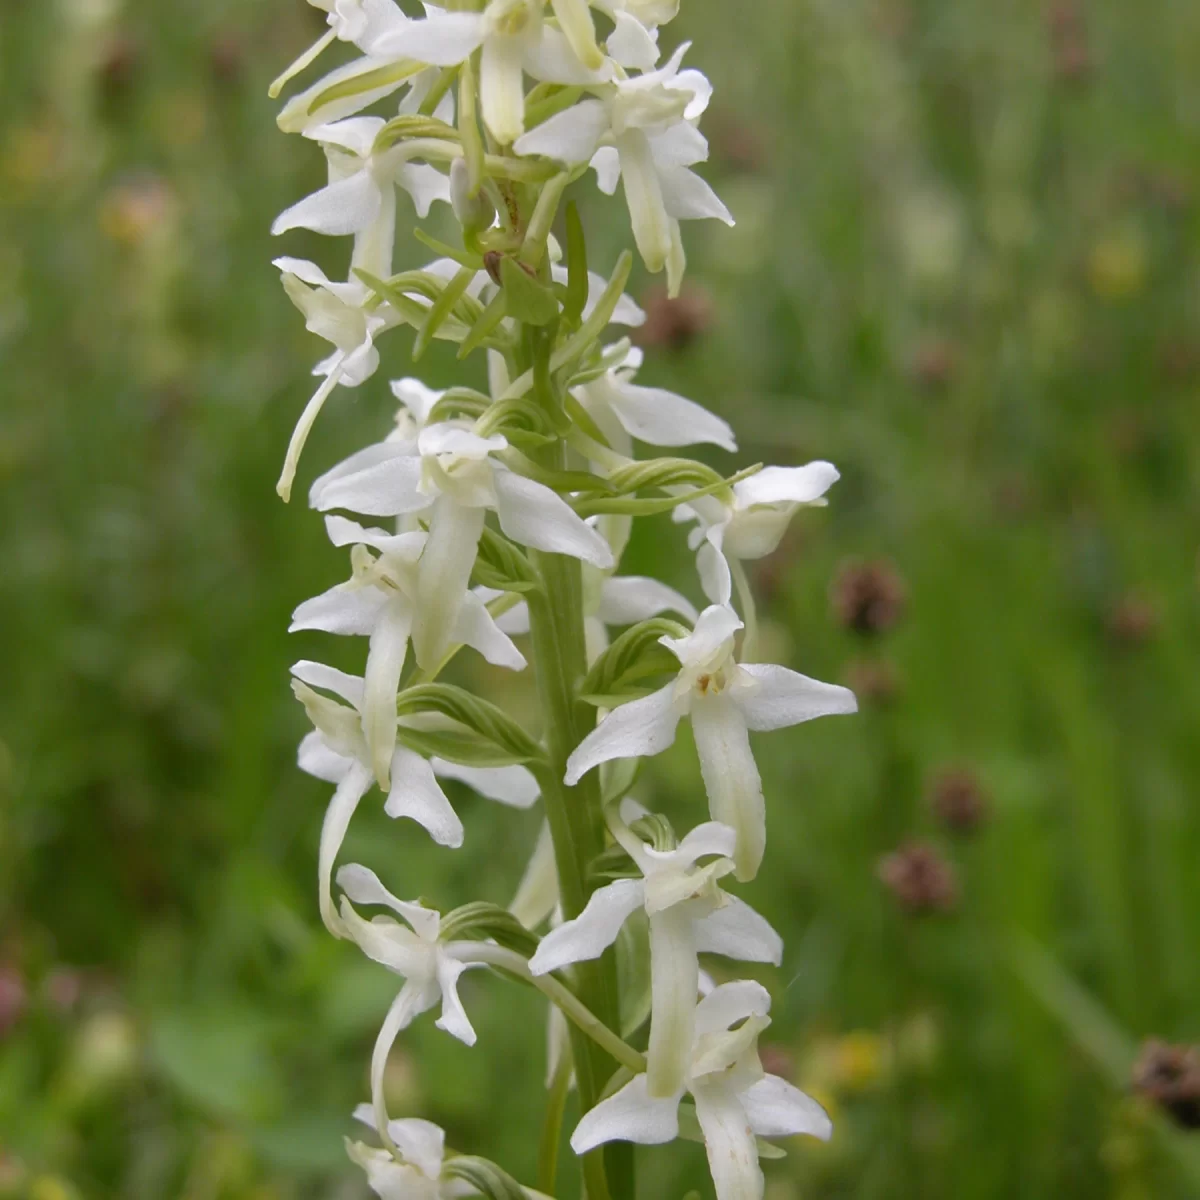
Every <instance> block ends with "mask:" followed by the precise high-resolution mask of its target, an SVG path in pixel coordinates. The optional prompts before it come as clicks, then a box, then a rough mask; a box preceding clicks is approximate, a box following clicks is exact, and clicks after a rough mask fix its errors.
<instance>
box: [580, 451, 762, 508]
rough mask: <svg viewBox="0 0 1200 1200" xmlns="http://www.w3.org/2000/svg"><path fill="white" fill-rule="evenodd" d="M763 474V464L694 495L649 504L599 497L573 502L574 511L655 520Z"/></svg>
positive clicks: (656, 500)
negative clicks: (663, 514) (658, 516)
mask: <svg viewBox="0 0 1200 1200" xmlns="http://www.w3.org/2000/svg"><path fill="white" fill-rule="evenodd" d="M635 465H637V464H635ZM761 470H762V463H755V465H754V466H752V467H747V468H746V470H744V471H739V472H738V473H737V474H736V475H730V476H729V478H728V479H722V480H721V481H720V483H714V484H710V485H709V486H708V487H703V488H696V489H695V490H694V491H691V492H684V493H683V494H682V495H679V496H662V497H660V498H656V499H646V500H638V499H633V498H631V497H627V496H600V497H597V498H595V499H591V498H589V497H586V496H585V497H583V498H581V499H578V500H574V501H572V502H571V507H572V508H574V509H575V512H576V513H577V514H578V515H579V516H581V517H595V516H599V515H601V514H603V513H614V514H617V515H621V516H628V517H652V516H655V515H656V514H658V513H665V512H671V511H672V510H673V509H676V508H678V507H679V506H680V505H681V504H690V503H691V502H692V501H693V500H699V499H701V497H703V496H711V495H713V494H714V493H715V492H723V491H725V490H726V489H728V488H731V487H733V485H734V484H735V483H740V482H741V481H742V480H743V479H749V478H750V476H751V475H757V474H758V472H759V471H761Z"/></svg>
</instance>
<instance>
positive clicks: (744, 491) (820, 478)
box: [733, 462, 841, 508]
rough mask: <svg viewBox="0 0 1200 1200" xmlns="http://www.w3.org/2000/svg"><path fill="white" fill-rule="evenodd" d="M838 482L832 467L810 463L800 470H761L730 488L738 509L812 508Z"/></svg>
mask: <svg viewBox="0 0 1200 1200" xmlns="http://www.w3.org/2000/svg"><path fill="white" fill-rule="evenodd" d="M840 478H841V475H840V474H839V472H838V469H837V467H835V466H834V465H833V463H827V462H810V463H808V464H806V465H805V466H803V467H764V468H763V469H762V470H761V471H759V472H758V473H757V474H755V475H751V476H750V478H749V479H743V480H742V481H741V483H735V484H734V485H733V491H734V495H735V496H737V499H738V505H739V507H742V508H749V507H750V505H752V504H783V503H791V504H811V503H812V502H813V501H814V500H819V499H820V498H821V497H822V496H824V495H825V493H826V492H827V491H829V489H830V488H831V487H833V485H834V484H835V483H837V481H838V480H839V479H840Z"/></svg>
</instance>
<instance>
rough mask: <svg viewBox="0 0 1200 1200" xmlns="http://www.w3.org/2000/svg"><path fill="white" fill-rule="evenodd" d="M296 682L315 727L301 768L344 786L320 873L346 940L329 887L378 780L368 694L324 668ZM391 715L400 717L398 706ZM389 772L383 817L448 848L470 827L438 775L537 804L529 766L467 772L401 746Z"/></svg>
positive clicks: (331, 810)
mask: <svg viewBox="0 0 1200 1200" xmlns="http://www.w3.org/2000/svg"><path fill="white" fill-rule="evenodd" d="M292 675H293V677H294V679H293V683H292V687H293V690H294V691H295V693H296V698H297V699H298V700H299V701H300V702H301V703H302V704H303V705H304V707H305V710H306V711H307V712H308V715H309V718H310V719H311V721H312V723H313V724H314V725H315V726H316V728H315V729H314V730H313V732H311V733H309V734H307V735H306V736H305V738H304V740H303V741H302V742H301V743H300V754H299V762H300V769H301V770H302V771H306V772H307V773H308V774H309V775H312V776H314V777H315V778H317V779H323V780H325V781H326V782H327V783H333V784H336V785H337V790H336V791H335V792H334V794H333V797H332V799H331V800H330V801H329V807H328V808H327V809H326V811H325V820H324V823H323V825H322V827H321V845H320V851H319V853H318V859H317V861H318V867H317V874H318V884H319V889H320V890H319V897H320V908H321V919H322V920H323V921H324V922H325V926H326V928H327V929H328V930H329V931H330V933H332V934H333V935H334V936H335V937H345V936H347V933H346V929H345V926H344V925H343V924H342V921H341V919H340V918H339V916H338V914H337V910H336V909H335V908H334V904H333V897H332V893H331V887H330V883H331V879H332V876H333V865H334V863H335V862H336V860H337V855H338V851H339V850H340V849H341V845H342V842H343V840H344V839H345V837H346V830H347V829H348V828H349V826H350V820H351V818H352V817H353V816H354V813H355V810H356V809H357V808H358V804H359V801H361V800H362V798H363V797H364V796H365V795H366V794H367V792H368V791H369V790H370V788H371V784H372V782H373V781H374V779H375V768H374V762H373V755H372V753H371V750H370V748H369V747H368V745H367V739H366V736H365V733H364V730H363V718H362V708H363V706H364V703H365V694H366V688H365V686H364V683H363V680H362V679H361V678H359V677H358V676H356V675H347V674H346V673H345V672H343V671H337V670H334V668H333V667H326V666H323V665H322V664H321V663H315V662H298V663H296V664H295V665H294V666H293V667H292ZM314 688H321V689H322V690H323V691H328V692H333V693H334V695H336V696H339V697H341V699H343V700H345V701H347V704H339V703H338V702H337V701H336V700H333V699H331V698H330V697H329V696H324V695H322V694H321V693H320V692H317V691H314V690H313V689H314ZM392 711H393V713H394V712H395V700H394V699H393V702H392ZM389 768H390V769H389V776H390V785H389V788H388V795H387V801H386V803H385V804H384V812H386V813H387V814H388V816H389V817H394V818H400V817H407V818H409V819H410V820H413V821H416V822H417V824H418V825H420V826H421V827H422V828H423V829H424V830H425V831H426V832H427V833H428V834H429V836H430V837H432V838H433V840H434V841H435V842H437V843H438V844H439V845H442V846H461V845H462V842H463V827H462V822H461V821H460V820H459V818H458V814H457V813H456V812H455V811H454V808H453V806H452V805H451V804H450V801H449V800H448V799H447V798H446V794H445V792H443V791H442V789H441V786H440V785H439V784H438V776H441V777H442V778H443V779H457V780H459V781H461V782H462V783H465V784H467V786H468V787H471V788H473V789H474V790H475V791H477V792H478V793H479V794H480V795H481V796H486V797H487V798H488V799H491V800H496V801H498V802H499V803H501V804H506V805H509V806H510V807H513V808H528V807H530V806H531V805H532V804H533V803H534V802H535V801H536V800H537V797H538V787H537V784H536V782H535V781H534V778H533V776H532V775H531V774H530V773H529V772H528V771H527V770H526V769H525V768H524V767H522V766H515V765H514V766H509V767H462V766H457V765H455V764H452V763H447V762H442V761H441V760H440V759H430V760H426V759H424V758H422V757H421V755H419V754H417V753H416V752H415V751H413V750H409V749H408V748H407V747H406V746H403V745H397V746H396V747H395V748H394V750H393V751H392V756H391V763H390V764H389Z"/></svg>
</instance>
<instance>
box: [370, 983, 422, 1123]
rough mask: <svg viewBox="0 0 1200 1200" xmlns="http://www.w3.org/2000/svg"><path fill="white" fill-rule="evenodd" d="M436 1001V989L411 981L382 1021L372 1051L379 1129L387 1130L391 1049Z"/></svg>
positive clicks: (375, 1102) (372, 1082)
mask: <svg viewBox="0 0 1200 1200" xmlns="http://www.w3.org/2000/svg"><path fill="white" fill-rule="evenodd" d="M437 999H438V991H437V988H436V987H431V986H429V984H428V983H423V982H422V983H417V982H415V981H412V980H410V981H409V982H407V983H405V985H404V986H403V987H402V988H401V989H400V992H399V994H398V995H397V996H396V999H395V1000H393V1001H392V1006H391V1008H389V1009H388V1011H387V1016H386V1017H384V1019H383V1025H382V1026H381V1027H380V1030H379V1036H378V1037H377V1038H376V1039H375V1048H374V1049H373V1050H372V1051H371V1106H372V1108H373V1109H374V1112H375V1127H376V1129H387V1128H388V1114H387V1104H386V1102H385V1097H384V1094H383V1076H384V1072H385V1071H386V1070H387V1060H388V1055H389V1054H390V1053H391V1049H392V1046H393V1044H394V1043H395V1041H396V1038H397V1037H398V1036H399V1035H400V1032H401V1030H404V1029H407V1028H408V1027H409V1026H410V1025H411V1024H412V1023H413V1021H414V1020H415V1019H416V1018H417V1017H419V1016H420V1015H421V1013H423V1012H427V1011H428V1010H429V1009H431V1008H432V1007H433V1006H434V1005H435V1004H436V1003H437Z"/></svg>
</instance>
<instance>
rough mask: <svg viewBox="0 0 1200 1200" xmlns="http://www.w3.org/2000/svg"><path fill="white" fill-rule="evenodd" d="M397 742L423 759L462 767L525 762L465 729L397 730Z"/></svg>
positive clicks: (494, 765) (509, 765) (508, 765)
mask: <svg viewBox="0 0 1200 1200" xmlns="http://www.w3.org/2000/svg"><path fill="white" fill-rule="evenodd" d="M397 736H398V737H399V739H400V742H401V743H402V744H403V745H405V746H407V747H408V748H409V749H410V750H415V751H416V752H417V753H418V754H419V755H421V757H422V758H444V759H445V760H446V761H447V762H452V763H458V764H459V765H460V766H464V767H511V766H516V765H517V764H519V763H523V762H526V761H528V760H527V759H526V758H525V757H524V756H523V755H520V754H513V753H511V752H510V751H507V750H504V749H503V748H502V747H499V746H497V745H495V744H494V743H492V742H489V741H486V740H485V739H484V738H481V737H480V736H479V735H478V734H476V733H472V732H471V731H470V730H467V729H459V730H455V729H408V728H405V727H404V726H403V725H402V726H401V727H400V728H399V730H397Z"/></svg>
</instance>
